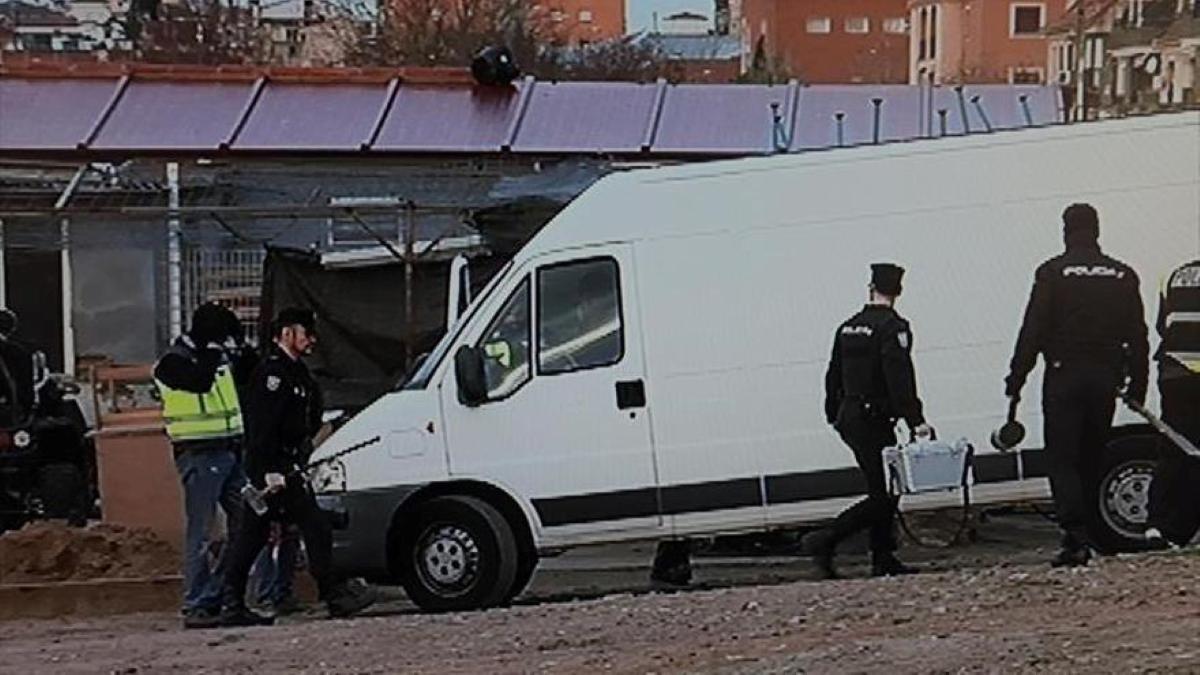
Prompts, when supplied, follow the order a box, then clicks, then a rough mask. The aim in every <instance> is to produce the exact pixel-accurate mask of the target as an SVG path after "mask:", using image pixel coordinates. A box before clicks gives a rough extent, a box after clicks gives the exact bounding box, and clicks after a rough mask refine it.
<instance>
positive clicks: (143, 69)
mask: <svg viewBox="0 0 1200 675" xmlns="http://www.w3.org/2000/svg"><path fill="white" fill-rule="evenodd" d="M125 76H129V77H131V78H133V79H136V80H143V81H146V80H150V81H152V80H170V81H172V82H239V83H240V82H255V81H257V80H259V79H260V78H267V79H269V80H270V81H272V82H277V83H290V84H387V83H389V82H391V81H392V80H393V79H399V80H400V81H401V82H403V83H407V84H442V85H470V84H474V80H472V78H471V73H470V71H469V70H468V69H466V68H427V67H417V68H413V67H402V68H285V67H274V66H268V67H263V66H242V65H220V66H197V65H191V64H145V63H136V64H135V63H24V64H20V65H2V64H0V77H7V78H23V79H49V80H55V79H61V80H78V79H114V78H120V77H125Z"/></svg>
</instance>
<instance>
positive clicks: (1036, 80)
mask: <svg viewBox="0 0 1200 675" xmlns="http://www.w3.org/2000/svg"><path fill="white" fill-rule="evenodd" d="M1042 80H1043V75H1042V69H1041V68H1013V69H1011V70H1009V72H1008V81H1009V83H1010V84H1041V83H1042Z"/></svg>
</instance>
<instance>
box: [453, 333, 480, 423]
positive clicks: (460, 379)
mask: <svg viewBox="0 0 1200 675" xmlns="http://www.w3.org/2000/svg"><path fill="white" fill-rule="evenodd" d="M454 379H455V381H456V382H457V383H458V400H459V401H460V402H461V403H464V404H466V405H468V406H471V407H472V408H473V407H475V406H477V405H479V404H481V403H483V402H484V401H486V400H487V378H486V377H485V375H484V371H483V353H482V352H480V351H479V350H478V349H476V348H475V347H470V346H467V345H463V346H461V347H459V348H458V351H457V352H455V353H454Z"/></svg>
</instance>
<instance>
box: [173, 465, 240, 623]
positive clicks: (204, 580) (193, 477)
mask: <svg viewBox="0 0 1200 675" xmlns="http://www.w3.org/2000/svg"><path fill="white" fill-rule="evenodd" d="M175 468H176V469H177V470H178V471H179V480H180V482H181V483H183V506H184V512H185V514H186V518H187V532H186V534H185V539H186V542H185V543H184V546H185V550H184V555H183V558H184V560H183V576H184V581H183V611H184V612H191V611H193V610H196V609H210V610H214V611H215V610H220V608H221V587H222V583H223V581H224V576H225V561H226V559H227V558H228V556H226V555H225V551H226V550H227V549H228V548H229V547H228V544H226V546H223V547H222V550H221V555H220V556H219V558H218V559H217V561H216V564H215V565H214V566H213V567H212V568H210V567H209V560H208V549H209V546H208V528H209V525H211V524H212V520H213V517H214V516H215V515H216V510H217V505H218V504H220V505H221V509H222V510H224V511H225V518H226V521H227V522H228V527H229V531H230V532H235V531H236V528H237V523H238V521H239V520H240V519H241V515H242V495H241V494H240V491H241V489H242V487H243V486H244V485H245V484H246V474H245V472H244V471H243V470H242V463H241V461H240V460H239V459H238V455H237V453H236V452H235V451H234V450H233V449H232V448H219V449H189V450H185V451H183V452H181V453H179V454H178V455H176V457H175Z"/></svg>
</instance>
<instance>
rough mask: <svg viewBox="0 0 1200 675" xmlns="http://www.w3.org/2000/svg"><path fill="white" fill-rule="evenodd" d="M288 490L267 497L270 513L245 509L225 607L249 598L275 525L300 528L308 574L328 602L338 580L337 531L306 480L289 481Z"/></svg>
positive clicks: (228, 573) (228, 572)
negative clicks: (255, 568)
mask: <svg viewBox="0 0 1200 675" xmlns="http://www.w3.org/2000/svg"><path fill="white" fill-rule="evenodd" d="M287 480H288V484H287V487H286V488H285V489H284V490H283V491H282V492H279V493H276V494H273V495H270V496H268V497H267V504H268V506H270V509H269V510H268V511H267V512H266V513H265V514H263V515H261V516H260V515H258V514H257V513H255V512H254V510H253V509H251V508H249V507H247V508H246V509H243V513H244V515H243V517H242V523H241V527H239V528H238V531H237V534H236V535H235V536H234V537H233V558H232V559H231V560H230V562H229V567H228V569H227V570H226V572H225V592H224V599H223V600H224V604H225V606H226V607H231V606H232V607H237V606H242V605H243V603H244V598H245V597H246V580H247V577H248V576H249V575H250V568H251V567H252V566H253V565H254V560H255V559H256V558H258V554H259V553H260V552H261V551H262V549H263V546H265V545H266V543H267V540H268V538H269V537H270V534H271V523H272V522H279V523H284V524H288V523H292V524H295V525H296V526H298V527H299V528H300V533H301V536H303V537H304V548H305V551H306V552H307V553H308V570H309V572H310V573H312V576H313V579H315V580H316V582H317V590H318V592H319V593H320V596H321V599H322V600H328V599H329V597H330V593H331V592H332V591H333V589H334V586H335V584H336V583H337V581H338V580H337V579H335V578H334V576H333V566H332V559H333V529H332V526H331V524H330V522H329V517H328V516H326V515H325V513H324V512H322V511H321V510H320V508H318V507H317V501H316V499H315V498H314V497H313V495H312V493H311V492H309V491H308V488H307V487H306V486H303V485H301V484H299V481H300V480H302V479H300V478H297V477H293V476H289V477H288V479H287Z"/></svg>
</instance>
